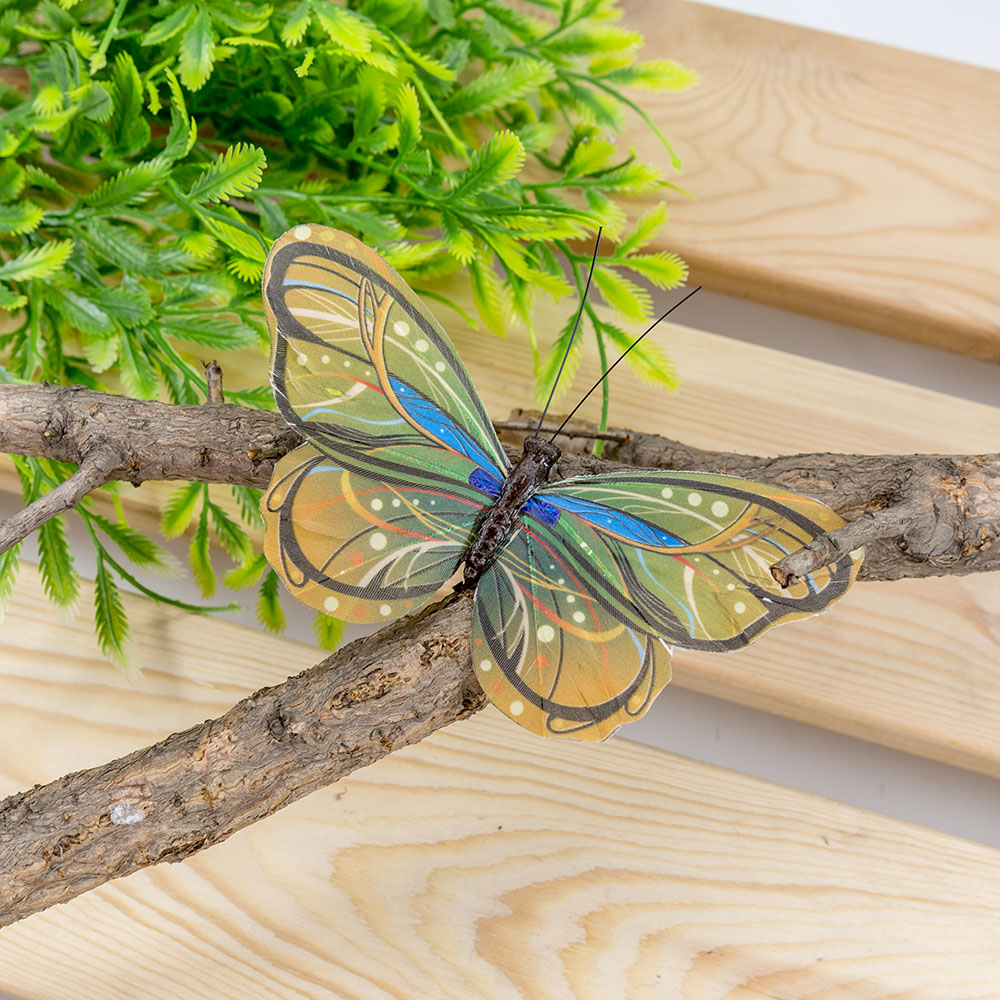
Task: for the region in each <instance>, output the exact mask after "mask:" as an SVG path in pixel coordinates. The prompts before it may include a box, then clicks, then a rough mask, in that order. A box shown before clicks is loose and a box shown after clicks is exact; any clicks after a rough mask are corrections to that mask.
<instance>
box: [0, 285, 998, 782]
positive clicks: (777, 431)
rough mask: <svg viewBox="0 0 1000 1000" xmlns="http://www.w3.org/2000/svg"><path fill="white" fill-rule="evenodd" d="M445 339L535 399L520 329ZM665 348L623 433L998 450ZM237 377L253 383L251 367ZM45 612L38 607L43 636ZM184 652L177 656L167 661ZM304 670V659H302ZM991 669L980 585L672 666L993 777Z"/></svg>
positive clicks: (928, 403) (900, 597)
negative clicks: (668, 381) (673, 386)
mask: <svg viewBox="0 0 1000 1000" xmlns="http://www.w3.org/2000/svg"><path fill="white" fill-rule="evenodd" d="M455 287H461V285H460V283H458V282H456V286H455ZM564 311H565V308H564V307H563V306H554V305H552V304H551V303H542V304H540V306H539V308H538V314H537V327H538V329H539V330H540V331H545V330H555V329H558V328H559V327H560V326H561V324H562V320H563V318H564V315H563V314H564ZM444 318H445V319H446V320H447V319H448V317H447V316H445V317H444ZM449 332H450V333H451V334H452V335H453V337H454V338H455V341H456V343H457V346H458V349H459V351H460V353H461V354H462V356H463V358H464V359H465V361H466V363H467V364H468V366H469V368H470V371H471V373H472V375H473V377H474V378H475V380H476V384H477V385H478V386H479V388H480V391H481V392H482V395H483V397H484V399H485V402H486V405H487V407H488V409H489V410H490V412H491V413H492V414H493V415H494V416H495V417H498V418H500V417H503V416H506V415H507V413H508V412H509V409H510V408H511V406H513V405H524V404H526V403H528V402H530V400H531V398H532V376H531V372H530V369H529V366H528V365H526V364H525V358H526V357H528V356H529V348H528V346H527V343H526V338H525V336H524V334H523V332H519V331H516V330H515V331H512V332H511V334H510V336H508V337H507V338H504V339H498V338H496V337H492V336H489V335H486V334H482V333H476V332H473V331H468V330H463V329H461V328H460V326H459V325H458V324H450V325H449ZM660 342H661V344H662V345H663V346H664V348H665V349H666V350H667V352H668V353H669V354H670V356H671V358H672V359H673V361H674V363H675V365H676V367H677V370H678V372H679V373H680V375H681V378H682V386H683V387H682V391H681V392H680V393H679V394H677V395H670V394H667V393H664V392H659V391H652V390H650V389H649V388H648V387H645V386H642V385H641V384H640V383H639V382H638V381H637V380H636V379H635V377H634V376H633V375H632V374H631V372H630V371H628V370H626V369H625V366H622V368H620V369H618V370H617V371H616V372H615V374H614V385H613V391H612V414H611V416H612V421H613V422H614V423H616V424H617V425H619V426H624V427H632V428H635V429H637V430H645V431H654V432H658V433H665V434H668V435H670V436H672V437H676V438H679V439H681V440H684V441H688V442H690V443H692V444H695V445H698V446H701V447H705V448H718V449H727V450H741V451H747V452H757V453H760V454H790V453H795V452H797V451H823V450H829V451H856V452H867V453H879V452H896V453H902V454H906V453H908V452H915V451H929V452H943V453H949V452H961V453H975V452H979V451H992V450H993V449H995V447H996V442H997V441H998V440H1000V409H998V408H995V407H989V406H984V405H982V404H978V403H970V402H967V401H964V400H959V399H955V398H954V397H951V396H946V395H943V394H941V393H935V392H932V391H929V390H925V389H919V388H914V387H912V386H906V385H903V384H901V383H897V382H893V381H891V380H888V379H884V378H879V377H876V376H871V375H866V374H863V373H859V372H855V371H851V370H849V369H845V368H840V367H837V366H834V365H829V364H825V363H822V362H818V361H811V360H808V359H803V358H798V357H795V356H793V355H789V354H785V353H782V352H779V351H774V350H771V349H768V348H763V347H758V346H755V345H751V344H744V343H740V342H736V341H732V340H729V339H727V338H724V337H720V336H716V335H713V334H708V333H704V332H702V331H696V330H690V329H686V328H684V327H679V326H670V327H668V328H667V329H666V330H665V331H664V332H663V333H662V335H661V339H660ZM240 360H241V362H242V361H243V359H240ZM244 364H245V367H244V371H246V372H247V373H253V372H254V371H257V377H258V378H261V377H263V376H262V369H261V359H260V356H259V355H257V354H253V355H248V356H247V357H246V360H245V363H244ZM232 367H234V368H235V367H236V365H235V364H234V365H233V366H232ZM598 370H599V368H598V359H597V356H596V350H594V348H593V347H592V345H591V344H590V343H589V342H588V343H587V344H586V345H585V348H584V351H583V356H582V360H581V363H580V369H579V373H578V375H577V378H576V383H575V384H576V385H577V386H579V387H586V386H588V385H590V383H591V382H592V380H593V379H594V378H596V374H597V372H598ZM244 377H249V374H247V375H245V376H244ZM793 387H794V388H793ZM576 391H577V392H578V391H582V389H578V390H576ZM568 398H570V399H574V398H575V392H570V393H569V395H568ZM597 406H598V403H597V402H596V401H594V402H593V404H591V403H590V402H588V404H587V408H586V413H587V414H588V415H590V416H592V417H594V416H596V413H597ZM154 488H155V489H159V490H160V491H162V489H163V488H164V487H162V486H159V485H158V484H147V485H146V486H143V487H142V488H140V489H138V490H131V489H130V490H128V491H126V494H125V497H126V501H127V502H135V501H142V499H143V498H144V497H146V496H148V495H149V493H150V492H151V491H152V490H153V489H154ZM49 614H50V613H49V612H48V611H47V610H46V609H39V612H38V618H37V624H38V628H39V629H40V630H44V629H45V628H47V620H48V616H49ZM88 615H89V612H88ZM87 627H89V626H82V628H83V632H85V631H86V628H87ZM192 627H193V625H192ZM6 632H7V628H6V626H5V627H4V631H3V634H4V635H5V634H6ZM82 638H83V635H82V634H81V635H80V636H78V639H82ZM183 655H186V654H183ZM183 655H182V653H181V652H180V651H179V650H175V652H174V653H173V657H174V659H173V662H174V663H176V664H179V663H180V661H181V659H182V658H183ZM309 659H310V654H309V653H305V652H304V653H303V657H302V659H301V660H300V661H299V662H300V663H305V662H307V661H309ZM998 665H1000V578H998V577H997V576H995V575H990V576H985V575H980V576H972V577H968V578H966V579H964V580H960V579H941V580H922V581H904V582H902V583H889V584H862V585H858V586H857V587H856V588H855V589H854V590H853V591H852V593H851V594H849V595H848V596H847V598H845V600H843V601H841V602H840V603H839V604H838V605H837V607H836V608H834V609H833V610H832V611H831V613H829V614H827V615H824V616H822V617H820V618H817V619H814V620H811V621H808V622H796V623H794V624H793V625H791V626H789V627H788V628H782V629H778V630H777V631H776V632H775V633H772V634H771V635H768V636H767V637H765V638H764V639H762V641H761V642H760V643H757V644H756V645H754V646H752V647H750V648H749V649H747V650H744V651H742V652H740V653H737V654H733V655H731V656H712V655H704V656H698V655H696V654H692V653H688V652H681V653H679V654H678V655H677V657H676V671H675V683H677V684H680V685H682V686H684V687H690V688H693V689H696V690H699V691H703V692H706V693H709V694H713V695H715V696H717V697H722V698H727V699H729V700H732V701H737V702H740V703H743V704H748V705H751V706H754V707H757V708H763V709H766V710H768V711H773V712H777V713H780V714H782V715H787V716H790V717H792V718H795V719H798V720H800V721H804V722H810V723H814V724H816V725H822V726H825V727H827V728H830V729H833V730H836V731H840V732H844V733H847V734H849V735H854V736H859V737H862V738H865V739H870V740H874V741H877V742H880V743H883V744H886V745H888V746H891V747H894V748H897V749H902V750H907V751H909V752H911V753H918V754H921V755H924V756H928V757H931V758H933V759H936V760H941V761H944V762H947V763H951V764H956V765H958V766H961V767H965V768H969V769H972V770H976V771H980V772H982V773H985V774H990V775H995V776H996V775H1000V729H998V727H997V726H996V723H995V720H996V719H997V718H998V717H1000V671H998V670H997V666H998ZM289 669H292V668H291V667H290V668H289ZM233 700H235V699H233Z"/></svg>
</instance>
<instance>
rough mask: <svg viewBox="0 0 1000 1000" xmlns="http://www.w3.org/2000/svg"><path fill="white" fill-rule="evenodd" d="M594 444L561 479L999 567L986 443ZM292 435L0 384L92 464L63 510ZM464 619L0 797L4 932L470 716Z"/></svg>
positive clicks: (905, 567)
mask: <svg viewBox="0 0 1000 1000" xmlns="http://www.w3.org/2000/svg"><path fill="white" fill-rule="evenodd" d="M609 440H611V441H612V442H613V443H612V444H611V446H610V447H609V448H608V449H607V452H608V455H609V458H611V459H614V461H602V460H600V459H595V458H593V457H590V456H574V455H572V454H567V455H565V456H564V458H563V459H562V460H561V462H560V467H561V471H562V473H563V474H565V475H575V474H580V473H587V472H591V473H593V472H606V471H608V470H609V469H612V468H620V467H622V465H641V466H644V467H654V468H680V469H700V470H703V471H717V472H727V473H731V474H734V475H740V476H746V477H749V478H754V479H763V480H767V481H771V482H778V483H781V484H783V485H785V486H787V487H789V488H790V489H795V490H798V491H800V492H803V493H807V494H810V495H812V496H815V497H817V498H818V499H821V500H824V501H825V502H827V503H828V504H830V505H831V506H833V507H834V508H836V509H837V510H839V511H840V512H841V513H842V514H844V515H845V516H847V517H853V518H854V520H852V522H851V524H849V525H848V526H847V527H846V528H844V529H841V532H844V533H845V536H843V537H840V540H839V541H838V537H835V536H838V533H837V532H834V533H831V535H829V536H826V539H827V541H826V542H823V541H822V540H818V542H819V543H820V544H829V545H837V544H842V545H845V546H846V547H847V548H853V547H854V546H855V544H856V539H857V537H859V536H858V535H857V534H856V533H857V532H859V531H861V532H862V533H863V537H864V538H865V539H866V540H867V539H869V538H873V539H875V541H874V544H872V543H870V542H867V541H866V544H868V546H869V552H868V556H867V557H866V560H865V568H864V572H865V575H866V576H867V577H868V578H869V579H873V578H875V579H893V578H896V577H900V576H926V575H930V574H934V573H944V572H951V573H956V572H962V573H968V572H973V571H975V570H986V569H996V568H1000V551H998V550H1000V546H998V545H997V544H996V539H997V535H998V526H1000V456H998V455H990V456H971V457H959V456H953V457H945V456H908V457H899V456H879V457H871V456H857V455H799V456H793V457H786V458H777V459H761V458H753V457H751V456H746V455H727V454H722V453H717V452H706V451H697V450H695V449H691V448H687V447H685V446H683V445H680V444H678V443H676V442H671V441H668V440H667V439H664V438H658V437H655V436H651V435H639V434H629V433H628V432H624V431H622V432H615V434H614V435H613V437H610V438H609ZM298 443H299V438H298V436H297V435H296V434H295V432H294V431H292V430H290V429H289V428H288V427H287V426H285V425H284V423H283V422H282V421H281V419H280V418H279V417H277V416H275V415H274V414H269V413H261V412H259V411H254V410H245V409H240V408H238V407H234V406H228V405H225V404H215V405H211V406H204V407H179V406H168V405H165V404H161V403H153V402H141V401H137V400H131V399H127V398H124V397H120V396H109V395H106V394H103V393H94V392H90V391H88V390H82V389H81V390H75V389H67V388H60V387H55V386H37V387H36V386H11V385H0V450H5V451H10V452H15V453H18V454H22V455H41V456H47V457H51V458H55V459H60V460H63V461H67V462H74V463H77V464H78V465H80V466H81V469H86V470H88V471H86V472H81V473H80V474H78V476H74V477H72V478H71V480H69V482H68V484H67V485H66V487H65V490H64V491H63V493H62V494H61V495H60V496H58V497H56V498H55V501H54V507H60V506H61V509H67V507H68V506H69V505H71V503H72V502H75V501H77V500H78V499H79V496H80V495H82V493H83V492H84V490H85V488H88V487H89V484H90V483H92V482H98V481H100V480H101V479H102V478H103V479H104V480H110V479H124V480H128V481H130V482H133V483H136V484H138V483H141V482H143V481H145V480H150V479H181V480H196V481H202V482H220V483H241V484H243V485H247V486H261V487H262V486H266V485H267V482H268V480H269V478H270V475H271V469H272V467H273V464H274V462H275V460H276V459H278V458H279V457H280V456H281V455H283V454H284V453H285V452H286V451H287V450H288V449H290V448H292V447H294V446H295V445H297V444H298ZM98 456H99V458H98ZM70 484H72V485H70ZM53 492H55V491H53ZM50 496H51V494H50ZM29 509H30V508H29ZM47 513H48V509H46V510H40V509H39V510H37V511H35V513H34V514H32V517H33V518H36V519H37V518H38V517H40V516H42V515H43V514H47ZM862 515H864V516H862ZM852 531H853V532H855V534H853V535H852V534H850V532H852ZM883 533H888V535H883ZM890 535H896V536H898V537H899V538H901V539H902V540H903V541H902V542H901V543H899V542H896V541H893V540H890V537H889V536H890ZM844 537H846V539H847V540H846V541H845V540H844ZM796 555H797V554H796ZM820 558H821V559H824V560H825V559H826V558H829V556H828V554H826V553H825V552H823V553H821V555H820ZM807 571H808V570H803V569H802V567H801V566H791V567H789V568H788V572H793V573H802V572H807ZM470 627H471V610H470V606H469V600H468V595H455V596H453V597H451V598H449V599H448V600H446V601H445V602H443V603H442V604H441V605H439V606H438V607H436V608H433V609H429V610H426V611H424V612H422V613H421V614H419V615H417V616H414V617H413V618H410V619H404V620H403V621H400V622H397V623H395V624H392V625H389V626H388V627H386V628H384V629H383V630H382V631H380V632H379V633H378V634H377V635H374V636H371V637H369V638H367V639H362V640H359V641H358V642H355V643H352V644H351V645H349V646H346V647H344V648H343V649H341V650H339V651H338V652H337V653H335V654H333V655H332V656H330V657H328V658H327V659H326V660H324V661H323V662H322V663H320V664H318V665H317V666H316V667H314V668H312V669H311V670H308V671H306V672H304V673H302V674H299V675H297V676H295V677H291V678H289V680H287V681H285V682H284V683H283V684H280V685H278V686H276V687H273V688H268V689H265V690H263V691H259V692H257V693H256V694H254V695H251V696H250V697H249V698H246V699H244V700H243V701H242V702H240V703H239V704H238V705H236V706H235V707H234V708H233V709H231V710H230V711H229V712H227V713H226V714H225V715H224V716H222V717H221V718H220V719H217V720H214V721H209V722H205V723H203V724H201V725H198V726H194V727H192V728H191V729H189V730H186V731H185V732H182V733H176V734H174V735H173V736H169V737H167V738H166V739H165V740H163V741H162V742H160V743H157V744H155V745H154V746H151V747H147V748H146V749H144V750H138V751H136V752H134V753H132V754H129V755H128V756H126V757H123V758H121V759H120V760H118V761H114V762H112V763H110V764H107V765H104V766H103V767H97V768H91V769H90V770H87V771H81V772H78V773H76V774H71V775H68V776H67V777H65V778H62V779H60V780H58V781H54V782H51V783H49V784H48V785H45V786H36V787H35V788H33V789H31V790H30V791H27V792H22V793H19V794H17V795H13V796H11V797H9V798H8V799H6V800H5V801H3V802H0V926H3V925H4V924H8V923H13V922H14V921H16V920H19V919H21V918H22V917H25V916H28V915H29V914H31V913H35V912H37V911H39V910H42V909H44V908H46V907H48V906H51V905H53V904H55V903H58V902H65V901H67V900H69V899H72V898H73V897H74V896H77V895H79V894H80V893H82V892H85V891H87V890H88V889H91V888H94V887H95V886H98V885H101V884H102V883H104V882H106V881H108V880H110V879H112V878H116V877H118V876H120V875H126V874H128V873H130V872H132V871H135V870H137V869H139V868H142V867H146V866H148V865H152V864H156V863H158V862H160V861H180V860H182V859H183V858H185V857H188V856H189V855H191V854H193V853H195V852H196V851H199V850H201V849H202V848H204V847H207V846H209V845H211V844H214V843H218V842H219V841H221V840H224V839H225V838H226V837H228V836H229V835H230V834H231V833H234V832H235V831H236V830H239V829H241V828H242V827H244V826H247V825H249V824H250V823H252V822H254V821H256V820H257V819H260V818H262V817H264V816H267V815H269V814H270V813H272V812H274V811H276V810H277V809H279V808H281V807H282V806H284V805H287V804H288V803H290V802H293V801H295V799H297V798H299V797H301V796H302V795H305V794H307V793H308V792H310V791H312V790H314V789H316V788H318V787H320V786H322V785H324V784H328V783H330V782H333V781H336V780H337V779H338V778H340V777H343V776H344V775H345V774H348V773H349V772H350V771H352V770H354V769H355V768H357V767H362V766H364V765H366V764H369V763H371V762H373V761H375V760H377V759H378V758H380V757H382V756H384V755H386V754H388V753H390V752H391V751H392V750H393V749H396V748H398V747H401V746H405V745H407V744H409V743H413V742H416V741H417V740H420V739H422V738H423V737H424V736H426V735H428V734H429V733H431V732H433V731H434V730H435V729H438V728H440V727H441V726H444V725H446V724H447V723H449V722H452V721H455V720H456V719H459V718H463V717H464V716H467V715H469V714H471V713H472V712H474V711H476V710H477V709H478V708H479V707H480V706H481V705H482V694H481V692H480V689H479V685H478V683H477V681H476V680H475V677H474V675H473V673H472V669H471V663H470V652H469V633H470Z"/></svg>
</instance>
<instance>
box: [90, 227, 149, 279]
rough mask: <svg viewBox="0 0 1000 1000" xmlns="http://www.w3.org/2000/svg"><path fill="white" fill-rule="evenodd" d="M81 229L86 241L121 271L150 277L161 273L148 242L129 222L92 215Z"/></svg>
mask: <svg viewBox="0 0 1000 1000" xmlns="http://www.w3.org/2000/svg"><path fill="white" fill-rule="evenodd" d="M78 232H79V233H80V236H81V237H82V239H83V242H85V243H86V244H87V245H88V246H90V247H91V248H92V249H93V250H94V251H95V252H96V253H97V254H98V255H99V256H101V257H103V258H104V259H105V260H106V261H108V263H109V264H112V265H113V266H114V267H116V268H118V269H119V270H120V271H124V272H125V273H126V274H141V275H143V276H144V277H150V278H152V277H156V276H157V275H158V274H159V273H160V268H159V266H158V262H157V261H156V259H155V258H154V256H153V254H152V253H151V252H150V249H149V246H148V244H146V243H144V242H143V241H142V240H141V239H140V238H139V237H138V236H136V235H135V233H134V232H133V231H132V230H131V229H130V228H129V227H128V226H122V225H115V224H114V223H112V222H109V221H108V220H106V219H88V220H87V221H86V224H85V226H82V227H81V228H80V229H79V230H78Z"/></svg>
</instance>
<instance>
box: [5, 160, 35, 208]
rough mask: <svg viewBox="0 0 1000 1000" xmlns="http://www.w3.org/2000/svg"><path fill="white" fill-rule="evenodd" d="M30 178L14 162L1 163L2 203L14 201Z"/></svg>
mask: <svg viewBox="0 0 1000 1000" xmlns="http://www.w3.org/2000/svg"><path fill="white" fill-rule="evenodd" d="M27 180H28V177H27V174H25V172H24V170H23V169H22V167H21V166H20V164H18V163H16V162H15V161H14V160H2V161H0V202H5V201H12V200H13V199H14V198H16V197H17V196H18V195H19V194H20V193H21V191H22V190H23V189H24V185H25V183H26V182H27Z"/></svg>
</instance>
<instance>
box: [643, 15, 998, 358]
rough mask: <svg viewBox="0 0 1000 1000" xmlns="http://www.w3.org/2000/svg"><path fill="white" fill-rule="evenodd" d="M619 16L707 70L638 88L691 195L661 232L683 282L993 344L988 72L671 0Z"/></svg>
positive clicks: (652, 44) (941, 342) (980, 351)
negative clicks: (688, 279) (665, 85)
mask: <svg viewBox="0 0 1000 1000" xmlns="http://www.w3.org/2000/svg"><path fill="white" fill-rule="evenodd" d="M627 21H628V24H629V26H631V27H634V28H637V29H639V30H640V31H642V32H643V34H644V35H645V37H646V47H645V49H644V54H645V55H647V57H649V58H663V57H670V58H674V59H678V60H680V61H682V62H684V63H685V64H687V65H689V66H691V67H692V68H694V69H696V70H698V71H699V72H700V73H701V74H702V82H701V84H700V85H699V86H698V87H696V88H694V89H692V90H690V91H687V92H684V93H680V94H675V93H665V94H646V93H640V94H639V95H638V98H639V100H640V101H641V104H642V106H643V108H644V109H645V110H646V111H647V112H648V113H649V114H650V115H651V116H652V118H653V119H654V120H655V121H656V123H657V124H658V125H659V126H660V127H661V128H662V129H663V130H664V131H665V132H666V134H667V135H668V136H669V138H670V139H671V141H672V142H674V143H675V144H676V150H677V152H678V154H679V155H680V157H681V159H682V161H683V173H682V175H681V176H680V177H679V178H676V179H677V180H678V181H679V183H680V184H681V185H682V186H683V187H684V188H685V189H686V190H687V191H689V192H690V193H691V194H692V195H694V199H693V200H687V199H684V198H683V197H679V196H670V197H669V198H668V202H669V205H670V211H671V222H670V225H669V227H668V229H667V231H666V234H665V235H664V237H663V245H664V246H667V247H669V248H670V249H673V250H676V251H677V252H679V253H680V254H681V255H682V256H683V257H685V259H687V260H688V261H689V262H690V263H691V265H692V277H693V279H694V280H695V282H701V283H704V284H706V285H707V286H708V287H709V288H712V289H715V290H716V291H721V292H727V293H729V294H733V295H739V296H744V297H746V298H751V299H756V300H758V301H762V302H766V303H769V304H771V305H776V306H780V307H782V308H785V309H793V310H796V311H799V312H803V313H807V314H810V315H814V316H819V317H821V318H823V319H829V320H834V321H837V322H841V323H847V324H850V325H853V326H859V327H862V328H867V329H870V330H875V331H877V332H879V333H884V334H889V335H891V336H894V337H899V338H902V339H906V340H915V341H918V342H920V343H924V344H932V345H934V346H937V347H941V348H945V349H948V350H952V351H958V352H962V353H965V354H970V355H972V356H974V357H979V358H988V359H991V360H994V361H997V360H1000V322H998V319H997V317H998V316H1000V189H998V187H997V184H996V177H997V174H998V172H1000V128H998V127H997V123H998V121H1000V73H997V72H993V71H991V70H987V69H980V68H977V67H972V66H964V65H961V64H959V63H953V62H948V61H946V60H943V59H935V58H932V57H930V56H924V55H917V54H914V53H910V52H903V51H901V50H898V49H892V48H888V47H885V46H880V45H873V44H871V43H868V42H860V41H855V40H852V39H847V38H842V37H839V36H837V35H830V34H826V33H824V32H819V31H812V30H809V29H807V28H799V27H796V26H793V25H788V24H781V23H778V22H776V21H768V20H764V19H761V18H755V17H750V16H747V15H744V14H737V13H733V12H731V11H723V10H718V9H716V8H712V7H708V6H704V5H701V4H694V3H683V2H680V0H673V2H670V3H664V2H663V0H637V2H633V3H630V4H628V5H627ZM970 27H971V26H970ZM628 138H629V145H634V146H635V147H636V149H637V151H638V152H639V153H640V155H642V156H643V157H644V158H646V159H651V160H654V161H655V162H659V163H662V164H664V166H665V167H668V166H669V165H668V161H667V159H666V157H665V155H664V153H663V150H662V147H660V146H659V144H658V142H657V140H656V138H655V136H653V135H652V134H650V132H649V130H648V129H647V128H646V127H645V126H644V125H643V124H642V123H641V122H639V121H638V120H636V121H635V123H634V125H632V126H631V128H630V131H629V136H628Z"/></svg>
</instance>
